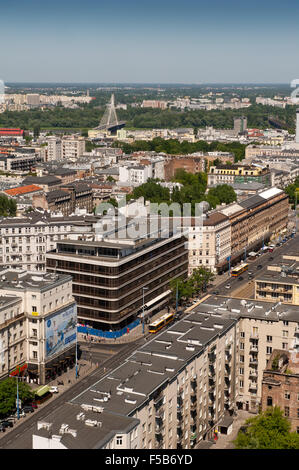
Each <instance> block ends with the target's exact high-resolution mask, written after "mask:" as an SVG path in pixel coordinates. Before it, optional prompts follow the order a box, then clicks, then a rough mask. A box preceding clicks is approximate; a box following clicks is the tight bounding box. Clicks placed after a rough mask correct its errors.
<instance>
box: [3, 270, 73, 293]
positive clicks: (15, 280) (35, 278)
mask: <svg viewBox="0 0 299 470" xmlns="http://www.w3.org/2000/svg"><path fill="white" fill-rule="evenodd" d="M71 279H72V277H71V276H69V275H66V274H54V273H41V272H32V273H30V272H28V271H19V270H13V269H2V270H1V271H0V289H16V290H25V289H28V288H29V289H48V288H51V286H54V285H56V284H61V283H64V282H68V281H71Z"/></svg>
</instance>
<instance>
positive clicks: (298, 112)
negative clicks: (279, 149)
mask: <svg viewBox="0 0 299 470" xmlns="http://www.w3.org/2000/svg"><path fill="white" fill-rule="evenodd" d="M296 143H297V144H299V109H297V110H296Z"/></svg>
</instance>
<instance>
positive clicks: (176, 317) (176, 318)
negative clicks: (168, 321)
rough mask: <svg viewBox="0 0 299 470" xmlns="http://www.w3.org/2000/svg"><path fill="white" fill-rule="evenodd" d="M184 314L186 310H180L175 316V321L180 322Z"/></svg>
mask: <svg viewBox="0 0 299 470" xmlns="http://www.w3.org/2000/svg"><path fill="white" fill-rule="evenodd" d="M183 313H184V310H178V311H177V312H176V313H175V314H174V319H175V320H180V318H182V315H183Z"/></svg>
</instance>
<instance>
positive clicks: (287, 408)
mask: <svg viewBox="0 0 299 470" xmlns="http://www.w3.org/2000/svg"><path fill="white" fill-rule="evenodd" d="M284 415H285V416H286V417H288V416H290V407H289V406H285V407H284Z"/></svg>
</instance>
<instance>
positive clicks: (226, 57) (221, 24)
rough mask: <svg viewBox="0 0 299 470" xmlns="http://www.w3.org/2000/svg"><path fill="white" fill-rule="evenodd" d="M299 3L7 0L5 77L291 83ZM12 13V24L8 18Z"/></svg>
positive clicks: (295, 70) (2, 60)
mask: <svg viewBox="0 0 299 470" xmlns="http://www.w3.org/2000/svg"><path fill="white" fill-rule="evenodd" d="M298 13H299V5H298V4H296V3H295V1H293V0H287V1H286V2H285V3H284V9H283V10H281V5H280V2H278V1H277V0H274V1H272V2H270V1H269V0H266V1H264V2H263V3H262V4H261V3H260V2H257V1H256V0H254V1H253V2H251V4H250V9H249V8H248V7H247V5H245V4H244V5H242V4H239V2H236V1H235V0H230V1H229V2H226V3H225V5H223V4H222V3H221V2H220V1H219V0H212V1H211V2H209V3H207V2H203V1H198V2H195V1H194V0H187V1H186V2H184V4H181V3H180V2H178V1H177V0H175V1H173V2H170V1H169V0H164V1H163V2H162V4H161V2H157V1H156V0H153V1H152V2H151V4H150V5H144V4H143V5H141V4H140V3H137V2H136V1H135V0H128V1H127V2H126V3H125V4H124V3H121V2H120V1H119V0H116V2H114V4H113V5H109V4H106V3H104V2H102V1H100V2H95V1H94V0H87V1H86V2H85V3H84V4H81V2H79V1H73V2H72V3H71V2H69V0H66V1H64V2H62V3H61V2H60V3H58V2H57V0H54V1H53V2H51V4H48V5H45V4H42V5H41V4H39V3H38V2H37V1H36V0H30V1H29V2H27V3H26V5H25V4H23V3H22V2H20V1H19V0H17V2H16V4H14V7H12V6H11V5H9V4H5V5H2V6H1V17H2V19H3V25H2V28H1V32H0V37H1V39H2V42H3V43H4V44H6V47H5V48H4V49H2V54H0V63H1V69H0V75H1V79H3V80H4V81H5V82H48V83H49V82H57V83H66V82H70V83H73V82H77V83H79V82H81V83H82V82H86V83H92V82H95V83H160V82H161V83H182V84H198V83H288V82H290V81H291V80H292V79H294V78H296V77H297V75H298V73H299V70H298V67H297V65H296V63H295V62H296V61H295V58H296V55H297V50H296V45H297V44H298V39H299V37H298V30H297V27H296V20H297V18H298ZM12 18H13V22H12V21H11V19H12Z"/></svg>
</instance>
